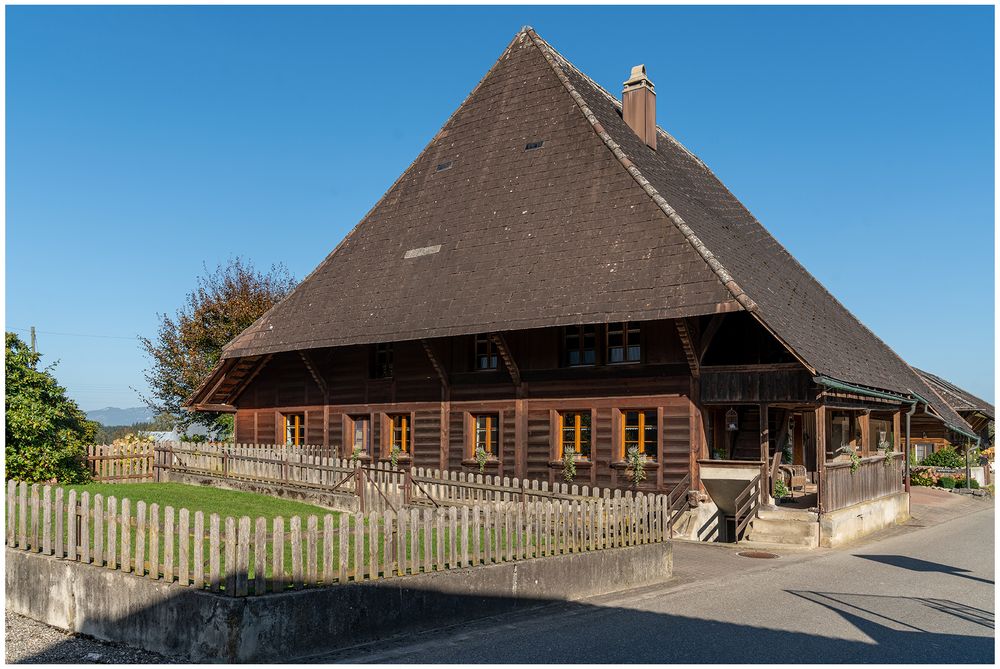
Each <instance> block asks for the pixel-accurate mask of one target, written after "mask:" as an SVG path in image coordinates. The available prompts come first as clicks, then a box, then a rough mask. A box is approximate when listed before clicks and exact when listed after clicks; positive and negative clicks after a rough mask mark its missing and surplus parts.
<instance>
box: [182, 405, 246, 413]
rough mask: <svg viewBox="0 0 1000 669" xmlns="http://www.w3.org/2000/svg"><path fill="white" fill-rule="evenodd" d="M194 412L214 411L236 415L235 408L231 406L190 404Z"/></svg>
mask: <svg viewBox="0 0 1000 669" xmlns="http://www.w3.org/2000/svg"><path fill="white" fill-rule="evenodd" d="M191 409H193V410H194V411H214V412H216V413H236V407H234V406H233V405H232V404H192V405H191Z"/></svg>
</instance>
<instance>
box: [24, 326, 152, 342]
mask: <svg viewBox="0 0 1000 669" xmlns="http://www.w3.org/2000/svg"><path fill="white" fill-rule="evenodd" d="M7 329H8V330H17V331H18V332H31V329H29V328H7ZM35 332H36V333H37V334H44V335H56V336H59V337H91V338H95V339H129V340H132V341H134V340H135V339H137V338H138V335H136V336H135V337H122V336H121V335H99V334H84V333H82V332H49V331H47V330H35Z"/></svg>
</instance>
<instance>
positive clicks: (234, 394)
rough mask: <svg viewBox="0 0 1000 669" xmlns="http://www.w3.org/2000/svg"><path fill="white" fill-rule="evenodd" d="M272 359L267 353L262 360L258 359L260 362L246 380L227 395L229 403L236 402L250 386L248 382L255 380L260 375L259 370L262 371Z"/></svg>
mask: <svg viewBox="0 0 1000 669" xmlns="http://www.w3.org/2000/svg"><path fill="white" fill-rule="evenodd" d="M273 357H274V354H273V353H269V354H267V355H265V356H264V357H263V358H261V359H260V361H259V362H258V363H257V366H256V367H254V370H253V373H252V374H250V375H249V376H247V378H246V379H244V380H243V382H242V383H241V384H239V385H238V386H237V387H236V388H234V389H233V390H232V392H230V393H229V401H230V402H233V403H235V402H236V400H238V399H239V397H240V395H242V394H243V391H244V390H246V389H247V387H248V386H249V385H250V382H251V381H253V380H254V379H255V378H257V375H258V374H260V370H262V369H264V366H265V365H266V364H267V363H268V362H269V361H270V360H271V358H273Z"/></svg>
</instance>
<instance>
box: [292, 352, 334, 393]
mask: <svg viewBox="0 0 1000 669" xmlns="http://www.w3.org/2000/svg"><path fill="white" fill-rule="evenodd" d="M299 357H300V358H302V362H303V363H304V364H305V366H306V369H308V370H309V373H310V374H311V375H312V377H313V381H315V382H316V385H317V386H318V387H319V389H320V392H322V393H323V401H324V402H326V401H327V400H328V398H329V396H330V393H329V391H328V390H327V387H326V381H324V380H323V377H322V376H320V374H319V370H318V369H316V365H315V364H313V361H312V358H311V357H309V354H308V353H306V352H305V351H299Z"/></svg>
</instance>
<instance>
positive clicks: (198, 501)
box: [62, 483, 337, 526]
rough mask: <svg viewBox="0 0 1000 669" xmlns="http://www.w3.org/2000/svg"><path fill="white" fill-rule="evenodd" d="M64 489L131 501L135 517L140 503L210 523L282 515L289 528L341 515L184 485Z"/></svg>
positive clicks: (273, 499)
mask: <svg viewBox="0 0 1000 669" xmlns="http://www.w3.org/2000/svg"><path fill="white" fill-rule="evenodd" d="M62 487H63V488H64V489H65V490H66V492H69V491H70V490H76V491H77V499H79V496H80V493H82V492H89V493H90V497H91V499H93V497H94V495H95V494H100V495H103V496H104V499H107V498H108V497H110V496H112V495H113V496H114V497H116V498H117V499H118V504H119V508H120V507H121V500H122V499H123V498H128V499H129V500H130V501H131V503H132V514H133V515H135V503H136V502H138V501H140V500H141V501H144V502H146V504H147V506H148V505H149V504H159V505H160V515H161V517H162V515H163V509H164V508H166V507H168V506H172V507H174V517H176V514H177V512H178V511H180V510H181V509H188V510H189V511H191V517H192V518H193V517H194V512H195V511H202V512H204V514H205V519H206V524H207V519H208V516H209V514H212V513H217V514H219V515H220V516H222V517H226V516H233V517H234V518H239V517H240V516H249V517H250V518H251V519H254V520H256V519H257V518H258V517H260V516H263V517H264V518H267V519H268V520H271V519H272V518H274V517H276V516H282V517H284V518H285V524H286V526H287V524H288V518H290V517H291V516H301V517H302V520H303V525H305V519H306V518H307V517H309V516H318V517H319V518H320V519H321V520H320V523H322V518H323V516H324V515H326V514H328V513H332V514H333V515H334V516H335V517H336V516H337V512H336V511H330V510H329V509H324V508H323V507H319V506H313V505H312V504H306V503H305V502H295V501H291V500H286V499H281V498H279V497H271V496H269V495H259V494H257V493H252V492H239V491H236V490H222V489H220V488H211V487H209V486H199V485H187V484H184V483H88V484H86V485H66V486H62Z"/></svg>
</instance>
